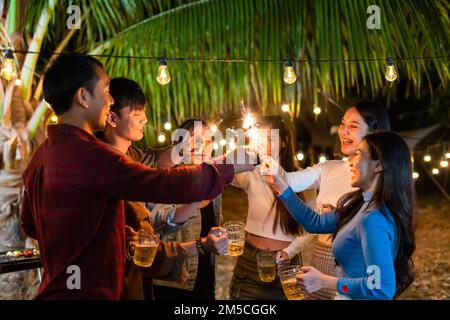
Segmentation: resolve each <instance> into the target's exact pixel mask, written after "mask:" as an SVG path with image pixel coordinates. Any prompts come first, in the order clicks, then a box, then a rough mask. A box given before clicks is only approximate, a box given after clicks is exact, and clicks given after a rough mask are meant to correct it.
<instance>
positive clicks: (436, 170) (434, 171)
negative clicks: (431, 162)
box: [431, 168, 439, 174]
mask: <svg viewBox="0 0 450 320" xmlns="http://www.w3.org/2000/svg"><path fill="white" fill-rule="evenodd" d="M431 173H432V174H439V169H438V168H433V170H431Z"/></svg>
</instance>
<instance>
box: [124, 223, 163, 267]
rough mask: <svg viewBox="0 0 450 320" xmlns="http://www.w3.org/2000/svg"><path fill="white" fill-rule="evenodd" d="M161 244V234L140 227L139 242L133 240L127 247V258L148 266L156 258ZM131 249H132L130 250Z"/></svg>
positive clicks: (142, 265)
mask: <svg viewBox="0 0 450 320" xmlns="http://www.w3.org/2000/svg"><path fill="white" fill-rule="evenodd" d="M158 244H159V234H157V233H156V234H150V233H149V232H147V231H146V230H144V229H140V230H139V233H138V239H137V242H132V243H131V244H130V246H129V247H128V249H127V258H128V259H130V260H133V262H134V264H136V265H137V266H139V267H144V268H148V267H150V266H151V265H152V263H153V259H155V255H156V250H157V248H158ZM130 249H131V250H130Z"/></svg>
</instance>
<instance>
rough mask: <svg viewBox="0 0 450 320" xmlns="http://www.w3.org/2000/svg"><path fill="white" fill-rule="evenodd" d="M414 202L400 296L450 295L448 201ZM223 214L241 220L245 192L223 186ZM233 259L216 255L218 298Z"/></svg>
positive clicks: (223, 294)
mask: <svg viewBox="0 0 450 320" xmlns="http://www.w3.org/2000/svg"><path fill="white" fill-rule="evenodd" d="M418 204H419V211H418V223H417V229H416V251H415V254H414V256H413V260H414V263H415V280H414V282H413V284H412V285H411V286H410V287H409V288H408V289H407V290H406V291H405V292H404V293H403V294H402V295H401V296H400V299H421V300H422V299H450V203H449V202H448V201H446V200H444V199H442V198H441V197H438V196H435V197H426V198H420V197H419V201H418ZM223 215H224V221H229V220H242V221H245V218H246V215H247V197H246V194H245V192H243V191H242V190H239V189H236V188H234V187H227V188H226V190H225V192H224V194H223ZM308 255H310V252H308V253H307V256H308ZM305 260H306V261H307V260H308V259H307V258H306V259H305ZM235 262H236V258H235V257H227V256H225V257H219V260H218V263H219V266H218V272H217V291H216V296H217V298H218V299H228V298H229V295H228V288H229V284H230V280H231V276H232V272H233V267H234V264H235Z"/></svg>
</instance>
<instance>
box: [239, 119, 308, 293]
mask: <svg viewBox="0 0 450 320" xmlns="http://www.w3.org/2000/svg"><path fill="white" fill-rule="evenodd" d="M258 124H259V125H260V128H262V129H267V130H262V131H260V132H264V131H266V132H267V150H266V152H267V154H268V155H272V156H273V157H276V156H275V155H273V153H275V152H277V151H275V150H272V149H271V146H275V145H277V143H276V140H277V141H278V142H279V144H278V145H279V161H280V164H281V166H282V167H283V169H284V170H286V171H292V170H297V167H296V165H295V154H294V146H293V143H292V137H291V133H290V131H289V128H288V127H287V125H286V124H285V123H284V122H283V121H282V119H281V117H279V116H269V117H263V118H261V119H259V121H258ZM269 129H278V132H277V131H276V130H269ZM259 169H260V168H259V166H257V167H256V168H255V170H253V171H252V172H247V173H241V174H238V175H236V176H235V178H234V180H233V182H232V185H234V186H236V187H238V188H242V189H244V190H245V191H246V192H247V194H248V204H249V209H248V216H247V222H246V226H245V231H246V234H247V239H246V242H245V248H244V253H243V254H242V255H241V256H239V257H238V261H237V264H236V267H235V269H234V272H233V279H232V283H231V287H230V298H231V299H241V300H248V299H252V300H253V299H258V300H268V299H270V300H274V299H275V300H278V299H280V300H281V299H285V296H284V293H283V290H282V287H281V284H280V281H279V279H278V278H276V279H275V280H274V281H272V282H263V281H261V279H260V278H259V275H258V269H257V262H256V255H257V254H258V253H259V252H261V251H273V252H274V253H277V252H278V251H280V250H286V251H287V252H289V253H290V254H291V258H292V259H290V260H291V261H292V263H296V264H298V263H301V256H299V255H297V254H298V251H299V250H300V249H301V248H302V247H303V246H304V245H305V244H306V243H308V242H309V240H311V238H312V237H311V235H304V232H303V230H302V229H300V228H299V226H298V224H296V223H295V220H293V218H292V217H291V216H290V215H289V213H288V212H287V210H286V208H285V207H284V205H283V204H282V203H281V202H280V200H279V199H278V198H277V197H276V196H275V194H274V191H273V190H272V189H271V187H270V185H269V184H268V183H267V182H266V181H265V179H264V177H262V176H261V175H260V170H259ZM311 193H312V194H313V195H315V192H309V194H310V195H311ZM305 200H306V201H308V200H311V199H310V198H309V197H307V198H306V199H305ZM312 200H313V201H314V199H312ZM294 239H296V241H295V242H293V240H294Z"/></svg>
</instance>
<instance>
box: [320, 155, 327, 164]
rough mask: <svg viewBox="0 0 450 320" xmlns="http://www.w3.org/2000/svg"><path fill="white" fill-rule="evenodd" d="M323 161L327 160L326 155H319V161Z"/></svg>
mask: <svg viewBox="0 0 450 320" xmlns="http://www.w3.org/2000/svg"><path fill="white" fill-rule="evenodd" d="M325 161H327V157H325V156H320V157H319V162H320V163H324V162H325Z"/></svg>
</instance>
